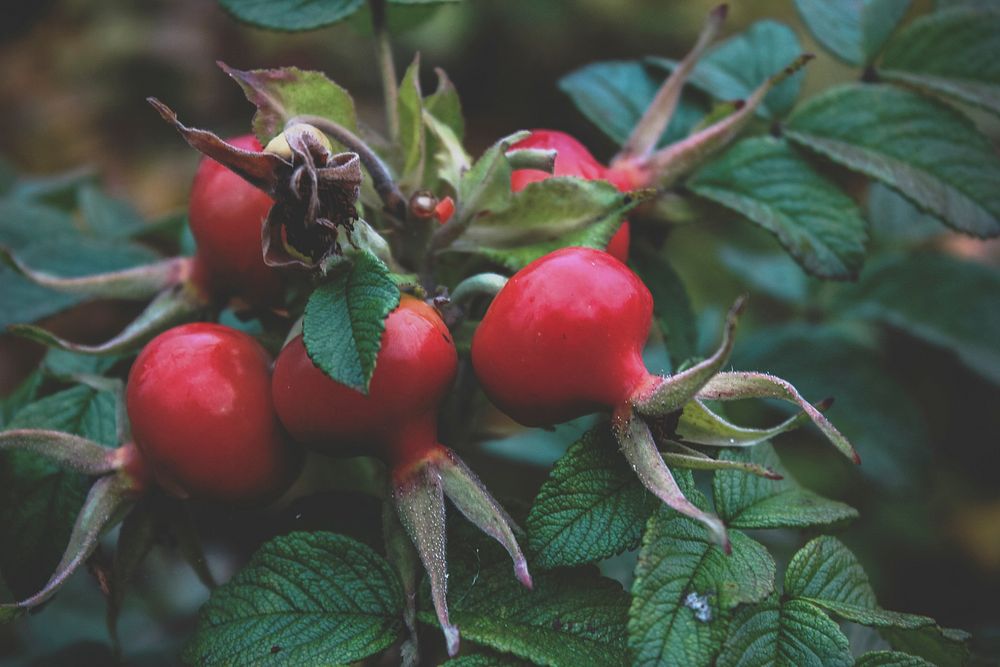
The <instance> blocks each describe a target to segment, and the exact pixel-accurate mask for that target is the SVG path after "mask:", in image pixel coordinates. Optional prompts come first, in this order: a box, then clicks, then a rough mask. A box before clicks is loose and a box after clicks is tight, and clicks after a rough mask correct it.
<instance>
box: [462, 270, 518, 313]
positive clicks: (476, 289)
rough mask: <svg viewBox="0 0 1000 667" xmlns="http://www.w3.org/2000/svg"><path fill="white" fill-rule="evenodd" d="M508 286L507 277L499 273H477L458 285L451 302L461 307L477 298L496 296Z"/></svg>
mask: <svg viewBox="0 0 1000 667" xmlns="http://www.w3.org/2000/svg"><path fill="white" fill-rule="evenodd" d="M506 284H507V276H502V275H500V274H499V273H477V274H476V275H474V276H469V277H468V278H466V279H465V280H463V281H462V282H460V283H459V284H458V285H456V286H455V289H454V291H452V293H451V295H450V299H449V300H450V301H451V303H452V305H454V306H459V307H461V306H463V305H464V304H465V303H467V302H468V301H470V300H472V299H474V298H476V297H477V296H489V297H494V296H496V295H497V293H498V292H499V291H500V290H502V289H503V286H504V285H506Z"/></svg>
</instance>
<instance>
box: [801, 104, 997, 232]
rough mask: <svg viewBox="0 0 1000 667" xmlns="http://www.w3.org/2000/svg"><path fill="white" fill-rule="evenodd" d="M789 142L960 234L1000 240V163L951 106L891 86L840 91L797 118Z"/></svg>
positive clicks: (806, 108) (806, 106)
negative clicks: (879, 185)
mask: <svg viewBox="0 0 1000 667" xmlns="http://www.w3.org/2000/svg"><path fill="white" fill-rule="evenodd" d="M786 136H788V137H789V138H790V139H792V140H793V141H795V142H796V143H799V144H802V145H804V146H807V147H808V148H810V149H812V150H814V151H817V152H818V153H821V154H822V155H825V156H827V157H828V158H830V159H831V160H833V161H835V162H838V163H840V164H842V165H844V166H846V167H848V168H850V169H853V170H855V171H859V172H861V173H864V174H867V175H868V176H871V177H872V178H874V179H877V180H879V181H882V182H883V183H885V184H886V185H889V186H891V187H892V188H894V189H896V190H898V191H899V192H901V193H903V194H904V195H906V196H907V198H909V199H910V200H912V201H913V202H915V203H916V204H917V205H918V206H920V207H921V208H922V209H925V210H927V211H929V212H931V213H933V214H934V215H935V216H937V217H939V218H941V220H943V221H944V222H945V224H947V225H949V226H951V227H952V228H954V229H956V230H958V231H960V232H965V233H966V234H971V235H973V236H978V237H990V236H996V235H998V234H1000V188H997V187H996V184H997V183H998V182H1000V157H998V156H997V155H996V152H995V151H994V149H993V147H992V146H991V145H990V142H989V140H988V139H987V138H986V137H984V136H983V135H981V134H979V132H977V131H976V128H975V127H974V126H973V125H972V123H971V121H969V120H968V119H966V118H965V117H964V116H962V115H961V114H960V113H958V112H957V111H955V110H953V109H951V108H949V107H947V106H945V105H944V104H941V103H938V102H935V101H933V100H930V99H927V98H924V97H921V96H920V95H918V94H916V93H912V92H909V91H905V90H901V89H898V88H895V87H892V86H886V85H862V84H853V85H846V86H840V87H838V88H833V89H831V90H829V91H827V92H825V93H822V94H820V95H817V96H816V97H813V98H811V99H810V100H809V101H808V102H806V103H805V104H803V105H802V106H801V107H800V108H799V109H798V110H796V111H795V112H794V113H793V114H792V115H791V117H790V118H789V120H788V126H787V129H786Z"/></svg>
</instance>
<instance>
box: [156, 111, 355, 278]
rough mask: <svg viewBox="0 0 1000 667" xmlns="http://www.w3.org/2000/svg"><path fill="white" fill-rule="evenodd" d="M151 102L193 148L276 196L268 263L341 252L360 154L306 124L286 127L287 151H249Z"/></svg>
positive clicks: (314, 260)
mask: <svg viewBox="0 0 1000 667" xmlns="http://www.w3.org/2000/svg"><path fill="white" fill-rule="evenodd" d="M149 103H150V104H152V105H153V107H155V108H156V110H157V111H159V112H160V115H161V116H162V117H163V119H164V120H166V121H167V122H168V123H170V124H171V125H173V126H174V128H176V129H177V131H178V132H180V134H181V136H183V137H184V139H185V140H186V141H187V142H188V144H190V145H191V146H192V147H193V148H195V149H196V150H198V151H200V152H201V153H203V154H205V155H207V156H208V157H210V158H212V159H213V160H215V161H216V162H219V163H221V164H223V165H224V166H226V167H227V168H228V169H231V170H232V171H233V172H234V173H236V174H237V175H239V176H240V177H242V178H243V179H245V180H246V181H247V182H248V183H250V184H251V185H253V186H254V187H257V188H259V189H261V190H263V191H264V192H266V193H267V194H268V195H269V196H270V197H271V198H272V199H274V201H275V203H274V206H272V207H271V211H270V212H269V213H268V216H267V219H266V220H265V222H264V226H263V229H262V230H261V251H262V253H263V257H264V262H265V263H267V264H268V265H270V266H299V267H303V268H307V269H313V268H315V267H317V266H318V265H319V264H321V263H322V262H323V260H324V259H326V258H328V257H329V256H331V255H334V254H339V253H340V244H339V242H338V235H339V231H340V230H341V229H343V230H345V231H346V233H350V231H351V230H352V229H353V226H354V221H355V220H357V219H358V210H357V201H358V197H359V196H360V194H361V162H360V160H359V158H358V155H357V154H356V153H334V152H333V151H332V150H331V149H330V143H329V142H328V141H323V140H322V139H321V138H320V137H319V136H317V133H316V131H315V130H314V129H313V128H311V127H308V126H305V125H302V124H292V125H290V126H289V127H288V128H286V130H285V132H284V135H283V136H284V142H283V143H282V147H283V148H287V150H282V151H278V152H276V153H272V152H268V151H263V152H260V153H256V152H253V151H246V150H243V149H240V148H236V147H234V146H231V145H229V144H228V143H226V142H225V141H223V140H222V139H220V138H219V137H218V136H217V135H215V134H213V133H212V132H208V131H207V130H199V129H194V128H189V127H187V126H185V125H184V124H183V123H181V122H180V121H179V120H178V119H177V114H175V113H174V112H173V111H172V110H171V109H170V108H169V107H167V106H166V105H165V104H163V103H162V102H160V101H159V100H157V99H155V98H149ZM279 153H280V154H279Z"/></svg>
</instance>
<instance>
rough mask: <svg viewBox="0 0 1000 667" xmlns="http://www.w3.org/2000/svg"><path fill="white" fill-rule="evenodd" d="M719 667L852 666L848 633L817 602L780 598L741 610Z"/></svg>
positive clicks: (734, 621) (732, 626)
mask: <svg viewBox="0 0 1000 667" xmlns="http://www.w3.org/2000/svg"><path fill="white" fill-rule="evenodd" d="M716 664H717V665H718V667H850V666H851V665H853V664H854V658H853V657H852V656H851V649H850V645H849V644H848V641H847V637H845V636H844V633H842V632H841V631H840V628H838V627H837V624H836V623H834V622H833V621H831V620H830V619H829V618H827V617H826V615H825V614H824V613H823V612H822V611H821V610H820V609H819V608H817V607H816V606H815V605H813V604H812V603H810V602H806V601H805V600H789V601H787V602H779V601H778V599H777V598H776V597H772V598H771V599H769V600H768V601H766V602H764V603H763V604H760V605H753V606H746V607H743V608H742V609H741V610H739V611H738V612H737V614H736V617H735V618H733V620H732V622H731V623H730V631H729V637H728V638H727V639H726V643H725V645H724V646H723V648H722V652H721V653H720V654H719V659H718V661H717V662H716Z"/></svg>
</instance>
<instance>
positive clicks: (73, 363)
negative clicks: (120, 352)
mask: <svg viewBox="0 0 1000 667" xmlns="http://www.w3.org/2000/svg"><path fill="white" fill-rule="evenodd" d="M119 361H121V357H116V356H106V357H98V356H94V355H92V354H79V353H76V352H70V351H68V350H60V349H59V348H55V347H53V348H49V351H48V352H46V353H45V358H44V359H42V367H43V368H44V370H45V372H46V373H48V374H49V375H53V376H55V377H61V378H69V377H72V376H74V375H77V376H79V375H103V374H105V373H106V372H107V371H109V370H111V367H112V366H114V365H115V364H116V363H118V362H119Z"/></svg>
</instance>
